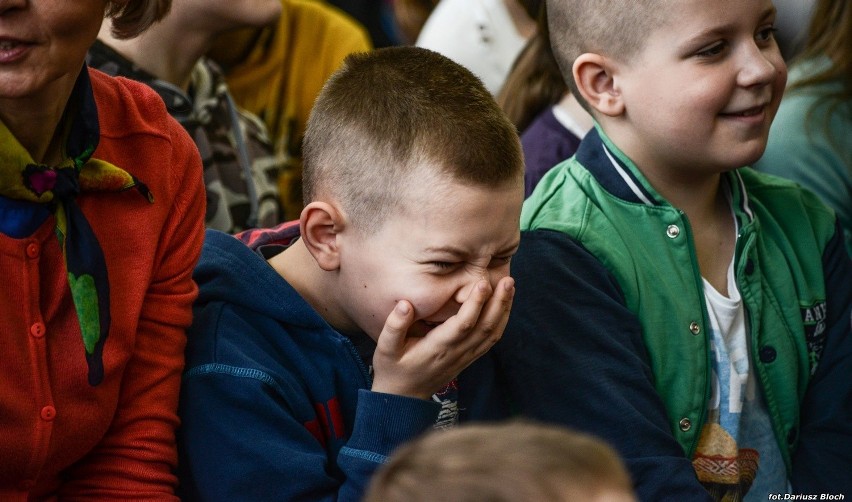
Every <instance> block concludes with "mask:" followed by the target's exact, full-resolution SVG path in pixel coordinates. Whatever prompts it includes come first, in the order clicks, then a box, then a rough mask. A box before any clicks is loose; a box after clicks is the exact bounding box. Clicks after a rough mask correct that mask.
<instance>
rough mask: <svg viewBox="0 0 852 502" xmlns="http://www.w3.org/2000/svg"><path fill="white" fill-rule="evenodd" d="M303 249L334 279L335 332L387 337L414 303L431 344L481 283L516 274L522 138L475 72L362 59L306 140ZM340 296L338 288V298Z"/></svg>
mask: <svg viewBox="0 0 852 502" xmlns="http://www.w3.org/2000/svg"><path fill="white" fill-rule="evenodd" d="M303 157H304V173H303V179H304V190H303V191H304V198H305V205H306V207H305V209H304V211H303V212H302V217H301V224H302V237H303V240H304V241H305V245H306V246H307V247H308V248H309V249H310V251H311V253H312V255H313V256H314V259H315V260H316V262H317V264H318V265H319V267H320V268H321V269H322V270H324V271H326V272H330V273H331V274H332V275H328V274H327V275H326V277H333V281H334V288H333V289H334V291H335V293H334V298H332V299H330V300H328V301H326V305H324V307H327V310H326V311H325V312H324V315H327V320H328V321H329V322H330V323H331V324H332V325H333V326H334V327H335V328H337V329H339V330H341V331H344V332H347V331H360V332H365V333H367V334H368V335H370V336H371V337H373V338H374V339H375V338H376V337H377V336H378V334H379V333H380V332H381V329H382V326H383V324H384V322H385V320H386V318H387V317H388V314H389V313H390V312H391V311H392V310H393V308H394V305H395V304H396V302H398V301H400V300H406V301H408V302H409V303H410V304H411V305H412V306H413V308H414V312H415V314H414V316H415V319H416V322H415V323H414V325H412V327H411V328H410V329H409V333H410V334H414V335H424V334H425V333H426V332H428V331H429V330H431V329H432V328H433V327H434V326H436V325H438V324H441V323H442V322H444V321H445V320H447V318H449V317H451V316H453V315H455V314H456V312H457V311H458V310H459V307H460V305H461V304H462V303H463V301H464V299H465V298H467V296H468V295H469V293H470V289H471V288H472V287H474V285H476V284H477V282H479V281H481V280H482V279H487V280H488V281H489V283H490V284H491V287H492V288H493V287H496V285H497V283H498V282H499V280H500V279H501V278H503V277H505V276H507V275H508V272H509V258H510V257H511V255H512V254H513V253H514V252H515V250H516V248H517V245H518V240H519V218H520V206H521V203H522V200H523V158H522V154H521V150H520V143H519V139H518V136H517V132H516V130H515V128H514V126H513V125H512V123H511V122H510V121H509V120H508V118H506V116H505V115H504V114H503V112H502V111H501V110H500V108H499V107H498V105H497V104H496V102H495V101H494V99H493V97H492V96H491V94H490V93H489V92H488V91H487V90H486V89H485V87H484V86H483V85H482V83H481V82H480V81H479V79H477V78H476V77H475V76H474V75H473V74H472V73H470V72H469V71H468V70H466V69H465V68H463V67H461V66H460V65H458V64H456V63H454V62H453V61H451V60H450V59H448V58H446V57H444V56H441V55H440V54H437V53H435V52H432V51H429V50H426V49H420V48H415V47H395V48H387V49H379V50H376V51H373V52H369V53H363V54H355V55H351V56H349V57H348V58H347V59H346V60H345V61H344V63H343V65H342V67H341V69H340V70H338V71H337V72H336V73H335V74H334V75H333V76H332V77H331V78H330V79H329V81H328V82H327V83H326V85H325V87H324V88H323V91H322V92H321V94H320V95H319V97H318V98H317V100H316V102H315V104H314V107H313V110H312V112H311V116H310V119H309V121H308V127H307V132H306V135H305V141H304V148H303ZM327 289H328V288H327Z"/></svg>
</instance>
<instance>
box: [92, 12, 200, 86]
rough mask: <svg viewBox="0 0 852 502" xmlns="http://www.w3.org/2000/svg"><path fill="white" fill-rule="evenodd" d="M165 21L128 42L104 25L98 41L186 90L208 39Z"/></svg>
mask: <svg viewBox="0 0 852 502" xmlns="http://www.w3.org/2000/svg"><path fill="white" fill-rule="evenodd" d="M168 19H169V18H168V17H167V18H166V19H165V20H163V21H162V22H160V23H157V24H155V25H154V26H152V27H151V28H149V29H148V30H147V31H146V32H145V33H143V34H142V35H140V36H139V37H137V38H134V39H130V40H121V39H118V38H115V37H114V36H113V35H112V33H111V31H110V28H111V24H110V23H109V22H105V23H104V24H103V26H102V27H101V31H100V33H99V34H98V39H100V40H101V41H102V42H104V43H105V44H107V45H109V46H110V47H112V48H113V49H114V50H115V51H117V52H118V53H119V54H121V55H122V56H123V57H125V58H127V59H129V60H130V61H132V62H133V63H134V64H135V65H136V66H139V67H140V68H142V69H143V70H145V71H147V72H148V73H150V74H151V75H154V76H155V77H157V78H159V79H161V80H165V81H166V82H169V83H172V84H174V85H176V86H178V87H180V88H181V89H183V90H184V91H186V90H188V89H189V84H190V79H191V77H192V69H193V68H194V67H195V65H196V63H197V62H198V60H199V59H201V57H202V56H204V54H205V53H206V52H207V50H208V49H209V48H210V46H211V44H212V39H211V38H212V37H211V36H205V35H201V34H198V33H195V32H186V31H185V30H184V31H181V30H180V29H179V27H178V26H177V25H176V23H169V22H166V20H168ZM176 47H179V49H176Z"/></svg>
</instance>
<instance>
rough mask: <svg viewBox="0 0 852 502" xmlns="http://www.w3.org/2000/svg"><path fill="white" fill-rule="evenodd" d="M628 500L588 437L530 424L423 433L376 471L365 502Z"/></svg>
mask: <svg viewBox="0 0 852 502" xmlns="http://www.w3.org/2000/svg"><path fill="white" fill-rule="evenodd" d="M605 491H615V492H620V493H626V494H630V495H634V491H633V485H632V483H631V480H630V476H629V475H628V474H627V470H626V469H625V467H624V464H623V463H622V461H621V459H620V458H619V457H618V455H617V454H616V453H615V451H614V450H613V449H612V448H611V447H609V446H608V445H606V444H605V443H604V442H603V441H601V440H599V439H597V438H595V437H593V436H589V435H586V434H581V433H578V432H574V431H572V430H570V429H567V428H564V427H561V426H556V425H544V424H537V423H534V422H529V421H510V422H504V423H491V424H466V425H461V426H458V427H456V428H453V429H449V430H435V431H432V432H428V433H426V434H425V435H424V436H421V437H420V438H418V439H415V440H414V441H412V442H410V443H408V444H406V445H403V446H402V447H400V448H399V449H398V450H397V451H395V452H394V453H393V454H392V455H391V458H390V460H389V462H388V463H387V464H385V465H383V466H382V467H381V468H379V470H378V471H376V474H375V475H374V477H373V479H372V481H371V483H370V486H369V489H368V491H367V495H366V498H365V499H364V501H365V502H427V501H428V502H433V501H444V500H446V501H449V500H452V501H454V502H474V501H476V502H478V501H484V500H487V501H489V502H514V501H518V500H576V501H586V500H590V499H592V498H593V497H594V496H595V495H598V494H601V493H602V492H605Z"/></svg>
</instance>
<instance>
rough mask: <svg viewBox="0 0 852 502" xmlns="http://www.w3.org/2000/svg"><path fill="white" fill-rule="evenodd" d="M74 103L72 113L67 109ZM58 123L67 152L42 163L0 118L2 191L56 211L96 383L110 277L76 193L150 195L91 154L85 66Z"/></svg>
mask: <svg viewBox="0 0 852 502" xmlns="http://www.w3.org/2000/svg"><path fill="white" fill-rule="evenodd" d="M74 109H76V110H77V112H76V113H68V110H74ZM60 127H63V129H64V131H63V138H65V140H66V141H65V145H66V146H65V152H64V157H65V158H64V160H63V161H62V162H60V163H59V164H58V165H56V166H46V165H42V164H38V163H36V162H35V161H34V160H33V159H32V156H31V155H30V154H29V152H27V150H26V149H25V148H24V147H23V146H21V144H20V143H19V142H18V140H17V139H16V138H15V136H14V135H13V134H12V133H11V132H10V131H9V129H8V128H7V127H6V125H5V124H3V122H2V121H0V195H3V196H5V197H9V198H11V199H18V200H27V201H32V202H36V203H41V204H45V205H46V206H47V207H48V208H49V209H50V211H51V212H53V214H54V215H55V219H56V229H55V231H56V236H57V238H58V239H59V246H60V248H61V249H62V255H63V257H64V259H65V268H66V271H67V274H68V285H69V287H70V289H71V297H72V298H73V301H74V307H75V309H76V311H77V319H78V322H79V323H80V331H81V332H82V335H83V346H84V348H85V353H86V363H87V365H88V369H89V372H88V380H89V385H92V386H95V385H98V384H99V383H101V381H102V380H103V376H104V367H103V347H104V342H105V341H106V338H107V334H108V333H109V328H110V305H109V301H110V299H109V278H108V275H107V267H106V260H105V259H104V253H103V250H102V249H101V246H100V243H99V242H98V239H97V237H96V236H95V233H94V231H93V230H92V227H91V226H90V225H89V222H88V220H87V219H86V216H85V214H83V212H82V211H81V210H80V208H79V206H78V205H77V202H76V198H77V196H78V195H79V194H80V193H81V192H90V191H107V192H118V191H123V190H127V189H129V188H133V187H135V188H136V189H137V190H138V191H139V192H140V193H141V194H142V195H143V196H144V197H145V198H146V199H147V200H148V201H149V202H151V203H153V202H154V199H153V196H152V194H151V192H150V191H149V190H148V188H147V187H146V186H145V184H144V183H142V182H140V181H139V180H138V179H136V178H135V177H134V176H133V175H131V174H130V173H128V172H126V171H124V170H123V169H121V168H119V167H117V166H115V165H113V164H110V163H109V162H106V161H104V160H99V159H93V158H91V156H92V153H93V152H94V151H95V148H96V147H97V145H98V140H99V138H100V129H99V126H98V115H97V108H96V107H95V102H94V96H93V94H92V90H91V83H90V81H89V74H88V70H86V68H85V67H84V68H83V71H82V72H81V74H80V77H79V78H78V79H77V83H76V84H75V87H74V91H73V92H72V94H71V98H70V99H69V102H68V107H67V110H66V117H65V118H63V122H62V123H61V124H60Z"/></svg>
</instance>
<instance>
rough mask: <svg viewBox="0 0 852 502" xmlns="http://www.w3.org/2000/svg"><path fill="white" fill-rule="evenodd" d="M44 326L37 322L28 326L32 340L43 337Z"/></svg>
mask: <svg viewBox="0 0 852 502" xmlns="http://www.w3.org/2000/svg"><path fill="white" fill-rule="evenodd" d="M44 332H45V329H44V324H43V323H40V322H37V323H35V324H33V325H32V326H30V334H31V335H33V337H34V338H41V337H43V336H44Z"/></svg>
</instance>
